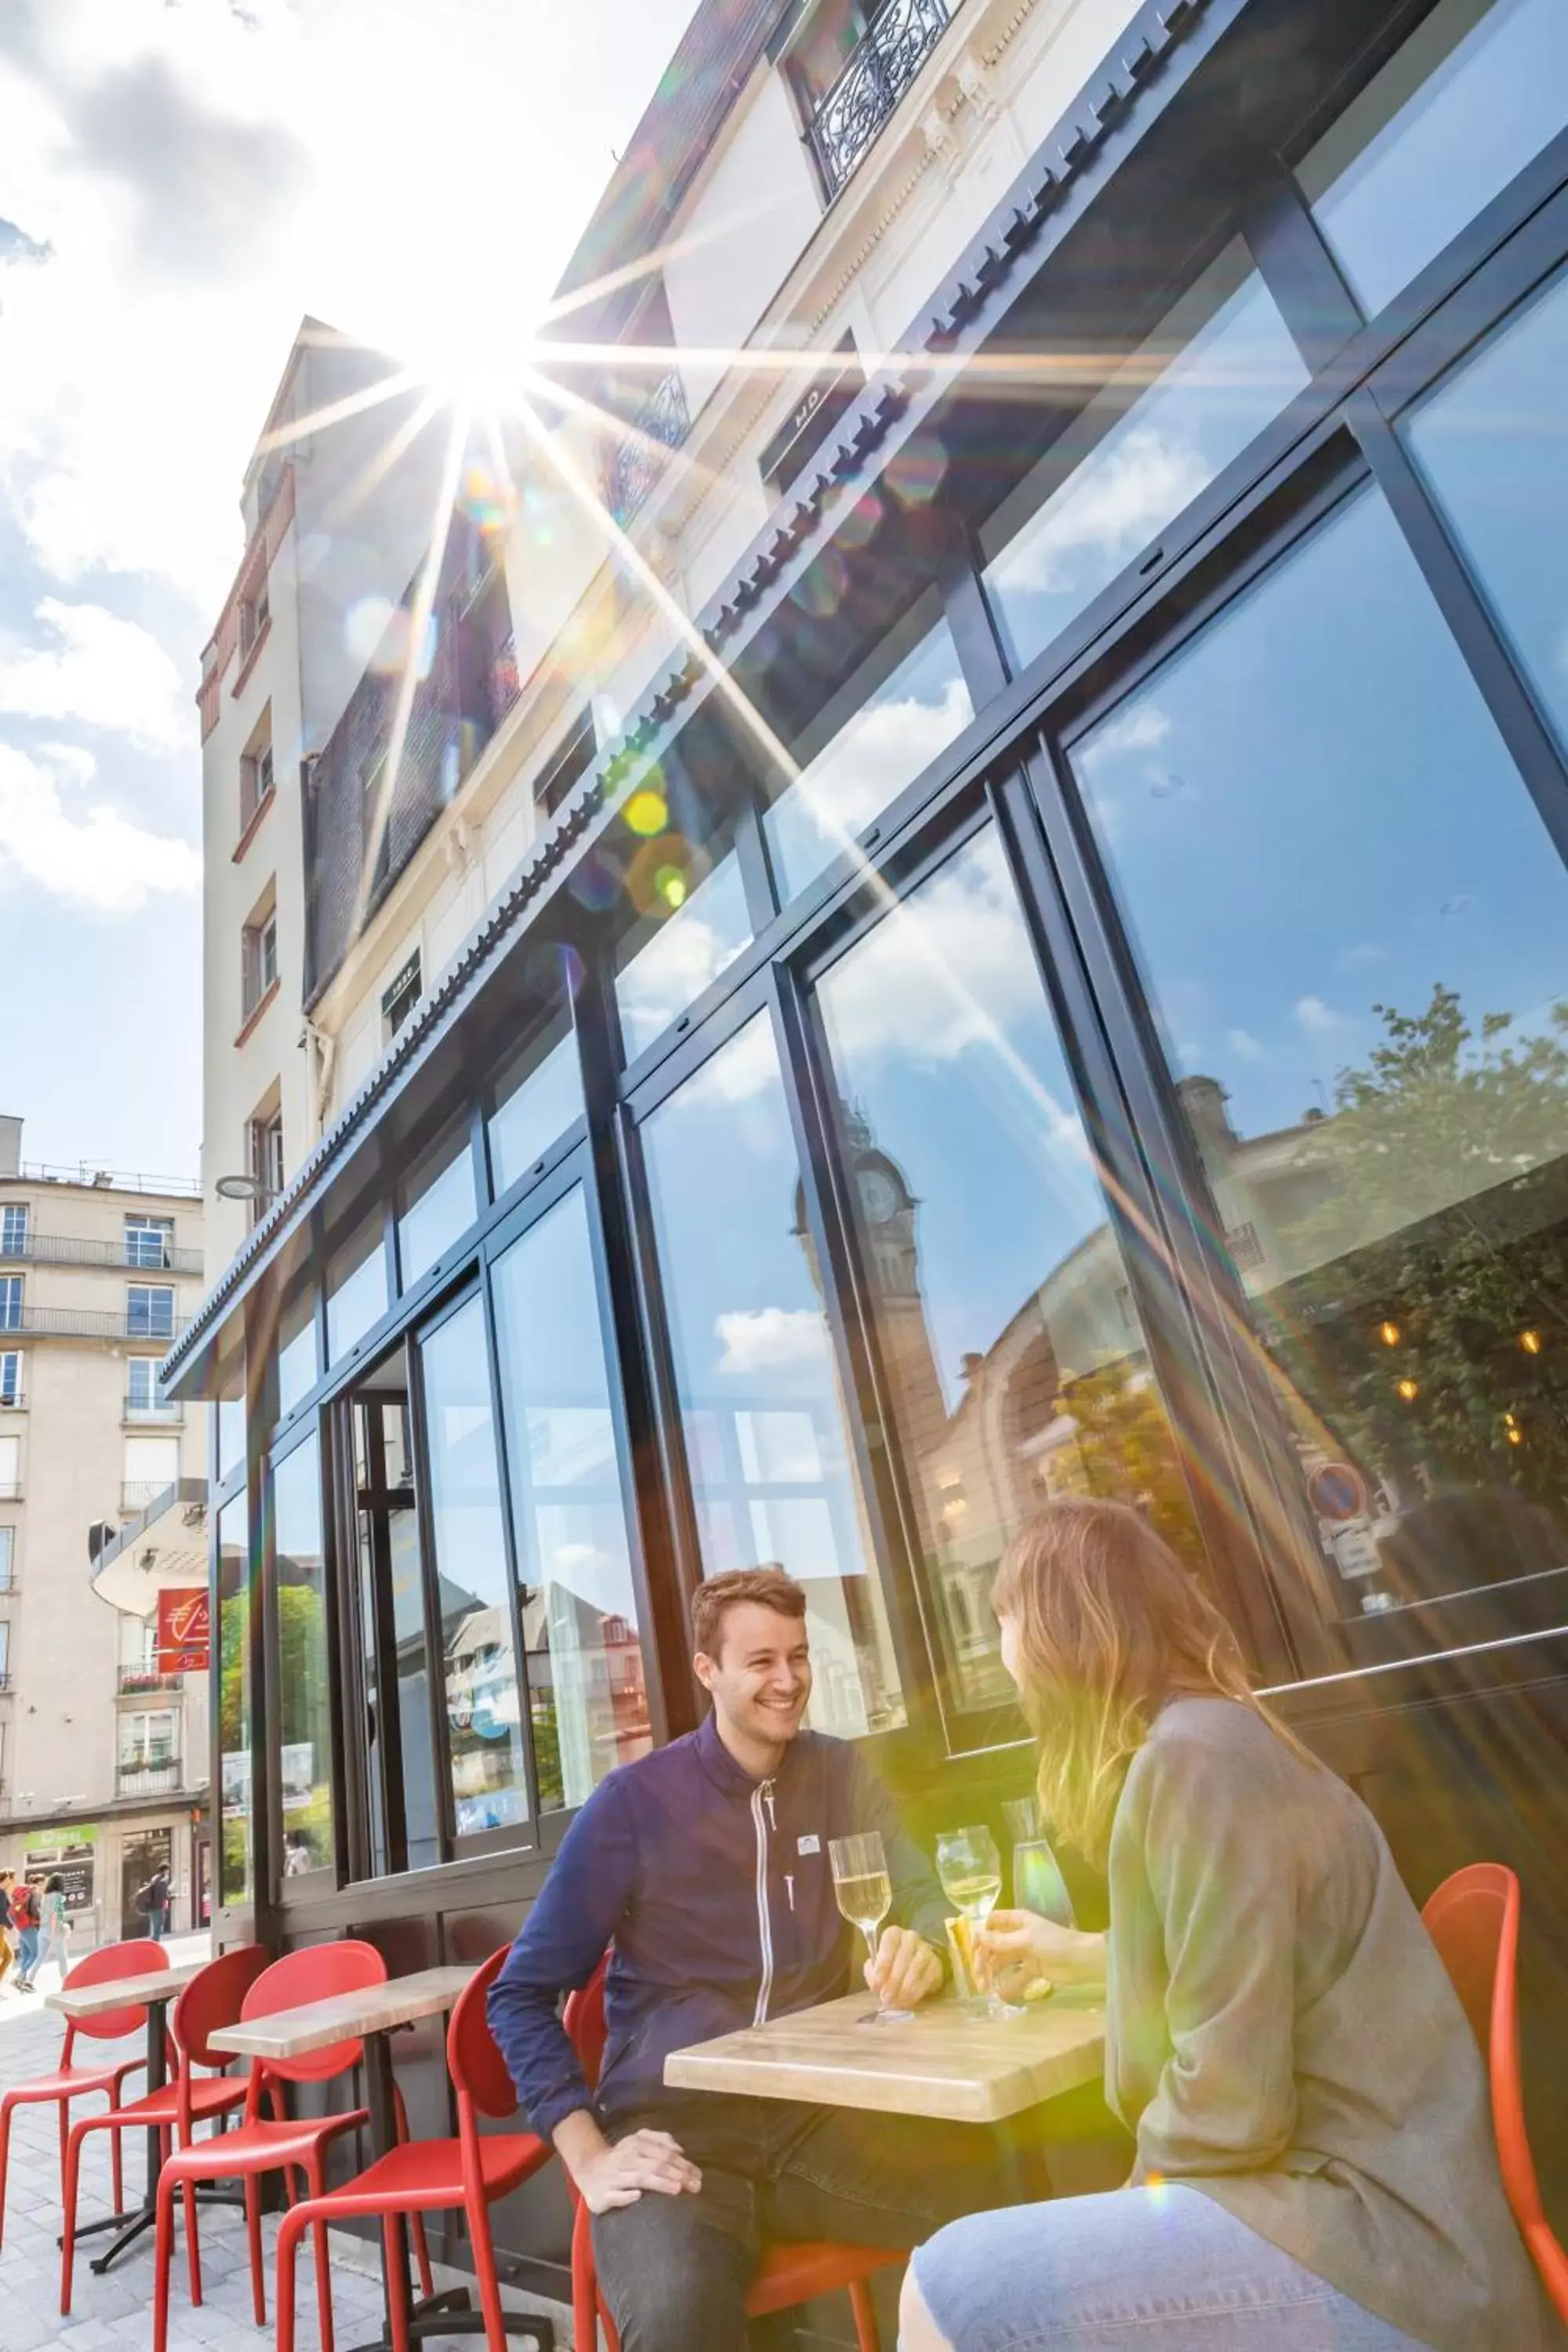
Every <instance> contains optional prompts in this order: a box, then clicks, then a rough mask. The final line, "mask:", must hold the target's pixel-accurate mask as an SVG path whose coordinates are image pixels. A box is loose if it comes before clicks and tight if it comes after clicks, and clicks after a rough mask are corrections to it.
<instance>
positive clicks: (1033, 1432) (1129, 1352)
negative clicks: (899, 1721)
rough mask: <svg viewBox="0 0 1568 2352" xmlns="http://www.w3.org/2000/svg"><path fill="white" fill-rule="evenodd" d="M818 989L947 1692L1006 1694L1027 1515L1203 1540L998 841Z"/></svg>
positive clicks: (880, 930)
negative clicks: (1138, 1515)
mask: <svg viewBox="0 0 1568 2352" xmlns="http://www.w3.org/2000/svg"><path fill="white" fill-rule="evenodd" d="M817 1002H818V1003H819V1005H820V1007H821V1012H822V1018H823V1024H824V1027H825V1029H826V1036H827V1044H828V1050H829V1055H830V1058H831V1062H832V1066H833V1070H834V1075H835V1078H836V1082H837V1092H838V1097H839V1107H840V1121H839V1123H840V1150H841V1154H842V1157H843V1160H844V1162H845V1165H846V1169H847V1174H848V1175H849V1176H850V1178H851V1179H852V1182H853V1193H852V1200H853V1204H854V1217H855V1224H856V1230H857V1234H858V1241H859V1246H860V1260H861V1267H862V1280H863V1286H864V1295H865V1297H866V1298H867V1299H868V1303H869V1307H870V1310H871V1313H872V1316H873V1318H874V1321H875V1327H876V1336H877V1343H878V1348H879V1354H880V1357H881V1361H882V1367H883V1373H884V1377H885V1379H886V1381H887V1383H888V1388H889V1392H890V1395H891V1398H892V1400H893V1418H894V1423H895V1426H896V1431H897V1440H898V1444H899V1448H900V1455H901V1458H902V1461H903V1465H904V1471H905V1477H906V1481H907V1484H908V1486H909V1488H910V1492H911V1496H912V1499H913V1503H914V1509H915V1515H916V1519H917V1522H918V1527H919V1533H920V1547H921V1567H922V1570H923V1573H924V1577H925V1581H926V1589H927V1593H928V1597H929V1601H930V1604H931V1605H930V1607H929V1610H928V1618H929V1619H931V1620H934V1622H935V1624H936V1627H937V1629H938V1633H939V1638H940V1642H941V1645H942V1664H943V1668H944V1681H945V1684H946V1687H947V1691H948V1695H949V1704H950V1705H951V1706H955V1707H958V1708H975V1707H984V1706H996V1705H1000V1704H1004V1703H1006V1702H1008V1701H1010V1699H1011V1696H1012V1685H1011V1683H1010V1682H1009V1680H1008V1678H1007V1675H1006V1674H1005V1670H1004V1668H1003V1666H1002V1663H1001V1659H1000V1656H999V1654H998V1652H997V1636H996V1622H995V1619H994V1617H993V1616H992V1613H991V1610H990V1606H989V1595H990V1590H991V1580H992V1578H993V1576H994V1571H995V1568H996V1563H997V1561H998V1559H999V1558H1000V1556H1001V1552H1002V1548H1003V1546H1004V1545H1005V1542H1006V1540H1007V1538H1008V1537H1009V1536H1010V1535H1011V1534H1012V1533H1013V1531H1014V1529H1015V1528H1017V1527H1018V1526H1019V1525H1020V1524H1021V1522H1022V1521H1023V1520H1024V1519H1026V1517H1027V1516H1028V1514H1029V1512H1030V1510H1031V1509H1032V1508H1033V1507H1036V1506H1037V1505H1038V1504H1039V1503H1041V1502H1043V1501H1045V1500H1046V1499H1047V1497H1048V1496H1052V1495H1056V1494H1063V1493H1067V1494H1094V1495H1108V1496H1118V1497H1120V1498H1121V1499H1122V1500H1125V1501H1129V1502H1136V1503H1138V1504H1140V1505H1141V1506H1142V1507H1143V1508H1145V1509H1147V1510H1148V1511H1149V1512H1150V1513H1151V1514H1152V1517H1154V1519H1155V1521H1156V1523H1157V1524H1158V1525H1159V1527H1160V1528H1161V1529H1162V1531H1163V1533H1164V1534H1165V1535H1166V1536H1167V1537H1168V1538H1170V1540H1171V1541H1172V1542H1173V1544H1174V1545H1175V1546H1176V1547H1177V1549H1179V1550H1180V1551H1181V1552H1183V1553H1184V1556H1186V1557H1187V1558H1188V1559H1194V1560H1195V1559H1197V1558H1198V1557H1199V1546H1198V1538H1197V1536H1196V1531H1195V1529H1194V1524H1193V1521H1192V1517H1191V1515H1190V1512H1189V1508H1188V1504H1187V1496H1186V1490H1185V1486H1184V1482H1183V1478H1182V1474H1181V1469H1180V1466H1179V1465H1178V1462H1177V1459H1176V1454H1175V1448H1174V1446H1173V1443H1172V1439H1171V1433H1170V1430H1169V1428H1168V1426H1167V1423H1166V1420H1165V1415H1164V1411H1163V1406H1162V1404H1161V1402H1160V1398H1159V1395H1158V1393H1157V1391H1155V1388H1154V1385H1153V1380H1152V1374H1151V1372H1150V1369H1149V1360H1148V1356H1147V1353H1146V1351H1145V1349H1144V1345H1143V1339H1142V1332H1141V1330H1140V1328H1139V1324H1138V1317H1137V1311H1136V1309H1135V1307H1134V1306H1133V1304H1132V1294H1131V1289H1130V1287H1129V1285H1128V1278H1127V1273H1126V1269H1125V1267H1124V1266H1123V1265H1122V1261H1121V1253H1120V1251H1119V1249H1118V1247H1117V1243H1116V1238H1115V1235H1114V1234H1113V1233H1112V1232H1111V1229H1110V1224H1109V1223H1107V1221H1106V1213H1105V1202H1104V1200H1103V1198H1102V1196H1101V1193H1100V1185H1099V1182H1098V1180H1097V1177H1096V1174H1095V1169H1094V1164H1093V1161H1092V1160H1091V1159H1090V1157H1089V1147H1088V1143H1087V1139H1086V1138H1085V1135H1084V1131H1083V1128H1082V1126H1081V1124H1080V1122H1079V1116H1078V1112H1077V1110H1076V1108H1075V1107H1074V1100H1073V1092H1072V1087H1071V1083H1070V1081H1069V1078H1068V1069H1067V1065H1066V1062H1065V1061H1064V1059H1063V1055H1062V1050H1061V1046H1060V1045H1059V1043H1058V1038H1057V1034H1056V1029H1055V1025H1054V1024H1053V1022H1052V1019H1051V1016H1050V1013H1049V1010H1048V1008H1047V1002H1046V997H1045V992H1044V991H1043V989H1042V987H1041V985H1040V981H1039V977H1038V973H1037V968H1036V964H1035V960H1034V956H1033V952H1032V950H1031V948H1030V945H1029V940H1028V937H1027V934H1026V931H1025V929H1024V921H1023V917H1022V914H1021V913H1020V910H1019V907H1018V901H1017V897H1016V892H1015V890H1014V888H1013V885H1012V882H1011V880H1010V879H1009V877H1008V875H1007V871H1006V867H1005V863H1004V860H1003V856H1002V845H1001V842H1000V840H999V839H998V837H997V835H996V834H995V833H994V830H992V829H990V828H988V829H987V830H986V831H985V832H984V833H983V834H982V835H979V837H978V838H977V839H976V840H974V841H973V842H972V843H971V844H970V845H968V846H966V847H965V848H963V849H961V850H959V851H958V852H957V853H956V854H955V855H954V856H952V857H950V858H949V859H948V860H947V861H946V863H945V864H944V865H943V866H941V867H939V869H938V870H937V872H936V873H935V874H934V875H933V876H932V877H931V879H930V880H929V881H927V882H925V883H923V884H922V885H921V887H920V888H919V889H917V890H915V891H914V892H912V893H911V894H910V897H909V898H907V899H905V900H904V901H903V902H902V903H901V904H900V906H899V907H897V908H894V909H893V910H892V911H891V912H890V913H889V914H888V915H886V916H884V917H883V919H882V920H881V921H880V922H879V924H878V925H877V927H876V929H874V930H872V931H871V932H870V933H869V934H868V936H867V937H866V938H865V939H864V940H861V941H860V942H859V944H858V945H857V946H856V947H854V948H852V949H851V950H849V952H848V953H847V955H846V956H844V957H843V958H842V959H841V960H840V961H839V962H837V964H835V965H834V966H833V968H832V969H831V971H829V972H828V973H827V974H826V977H825V978H824V979H823V980H822V982H820V983H819V985H818V989H817Z"/></svg>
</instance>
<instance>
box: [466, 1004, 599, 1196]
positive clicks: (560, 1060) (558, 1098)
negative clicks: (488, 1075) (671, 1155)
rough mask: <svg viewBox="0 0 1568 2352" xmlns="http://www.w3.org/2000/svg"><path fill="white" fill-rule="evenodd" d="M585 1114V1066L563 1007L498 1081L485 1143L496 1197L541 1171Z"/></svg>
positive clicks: (543, 1026) (486, 1129) (502, 1073)
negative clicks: (545, 1160) (534, 1171)
mask: <svg viewBox="0 0 1568 2352" xmlns="http://www.w3.org/2000/svg"><path fill="white" fill-rule="evenodd" d="M582 1116H583V1070H582V1065H581V1063H580V1061H579V1059H578V1055H577V1038H576V1033H575V1031H574V1028H573V1026H572V1013H571V1009H570V1007H569V1006H568V1005H566V1004H565V1003H563V1004H562V1005H560V1006H559V1007H558V1009H557V1010H556V1012H555V1013H552V1016H551V1017H550V1019H549V1020H548V1021H547V1022H545V1023H544V1024H542V1027H540V1028H539V1029H538V1030H536V1031H535V1033H534V1034H533V1035H532V1036H531V1038H530V1039H529V1041H528V1043H527V1045H524V1046H523V1047H522V1048H521V1051H520V1052H519V1053H517V1054H516V1055H514V1056H513V1057H512V1059H511V1060H510V1062H509V1064H508V1065H507V1066H506V1068H505V1069H504V1070H503V1071H502V1072H501V1075H500V1077H499V1078H498V1079H497V1081H496V1090H495V1108H494V1109H493V1110H492V1111H491V1113H490V1115H489V1118H488V1119H487V1121H486V1122H485V1139H486V1141H487V1143H488V1145H489V1156H490V1183H491V1187H492V1189H493V1190H494V1192H495V1194H496V1197H497V1199H498V1200H499V1199H500V1195H501V1194H502V1193H503V1192H510V1189H511V1187H512V1185H514V1184H515V1183H516V1182H517V1181H518V1180H519V1178H520V1177H522V1176H526V1175H527V1174H528V1172H529V1171H530V1170H531V1168H534V1167H536V1166H537V1164H538V1163H539V1161H540V1160H542V1158H543V1157H544V1155H545V1153H546V1152H547V1151H548V1150H549V1149H550V1147H551V1145H552V1144H553V1143H556V1142H558V1141H559V1140H560V1139H561V1137H562V1136H563V1135H564V1134H565V1132H566V1129H568V1128H569V1127H571V1126H572V1125H573V1124H574V1121H575V1120H577V1119H580V1118H582Z"/></svg>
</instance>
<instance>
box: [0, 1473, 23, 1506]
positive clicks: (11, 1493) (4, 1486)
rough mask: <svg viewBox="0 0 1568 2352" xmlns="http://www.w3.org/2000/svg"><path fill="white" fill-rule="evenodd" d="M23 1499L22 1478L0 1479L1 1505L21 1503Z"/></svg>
mask: <svg viewBox="0 0 1568 2352" xmlns="http://www.w3.org/2000/svg"><path fill="white" fill-rule="evenodd" d="M21 1499H22V1481H21V1480H20V1478H0V1503H19V1502H20V1501H21Z"/></svg>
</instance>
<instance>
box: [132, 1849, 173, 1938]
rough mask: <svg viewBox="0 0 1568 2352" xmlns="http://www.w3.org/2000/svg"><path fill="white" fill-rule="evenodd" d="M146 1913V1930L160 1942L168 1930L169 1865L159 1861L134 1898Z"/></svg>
mask: <svg viewBox="0 0 1568 2352" xmlns="http://www.w3.org/2000/svg"><path fill="white" fill-rule="evenodd" d="M136 1900H137V1903H138V1905H139V1906H140V1907H141V1908H142V1910H144V1911H145V1912H146V1914H147V1932H148V1934H149V1935H150V1936H151V1937H152V1938H153V1942H154V1943H155V1944H161V1943H162V1942H163V1938H164V1937H165V1936H166V1935H167V1934H168V1932H169V1865H168V1864H167V1863H166V1862H161V1863H160V1864H158V1867H157V1869H156V1870H155V1871H154V1872H153V1875H152V1877H151V1878H150V1879H149V1880H148V1881H147V1884H146V1885H145V1886H144V1887H143V1888H142V1892H141V1894H140V1895H138V1896H137V1898H136Z"/></svg>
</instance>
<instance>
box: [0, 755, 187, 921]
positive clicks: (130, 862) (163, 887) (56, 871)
mask: <svg viewBox="0 0 1568 2352" xmlns="http://www.w3.org/2000/svg"><path fill="white" fill-rule="evenodd" d="M82 763H83V755H82V754H81V753H80V752H79V751H72V752H69V753H68V758H67V759H66V760H65V761H57V762H56V763H55V765H54V767H53V769H52V770H51V767H50V766H48V765H46V764H45V763H44V761H41V760H35V759H29V757H28V756H27V754H26V752H24V751H17V750H16V749H15V748H14V746H12V745H10V744H6V743H0V887H5V885H7V884H11V885H15V884H17V883H31V884H33V885H34V886H35V887H37V888H39V889H41V890H45V891H47V892H48V893H49V894H50V895H51V896H52V897H55V898H62V899H64V900H66V901H67V902H68V904H70V905H72V906H74V907H79V908H87V909H89V910H90V911H91V912H93V913H95V914H100V915H132V914H135V913H137V912H138V911H139V910H140V908H142V907H144V906H145V905H146V903H147V901H148V900H149V898H154V897H157V896H159V895H163V896H174V897H186V896H190V895H193V894H194V893H195V891H197V890H198V889H199V888H200V887H201V875H202V861H201V856H200V854H199V852H198V851H196V850H195V848H193V847H192V845H191V844H190V843H189V842H186V841H179V840H175V839H172V838H169V837H167V836H164V835H159V834H155V833H149V832H148V831H146V830H145V829H144V828H143V827H142V826H141V825H138V824H132V823H131V821H130V819H129V818H127V817H124V816H122V815H121V814H120V812H119V811H118V810H117V809H113V808H110V807H109V806H108V805H107V803H104V802H102V801H99V802H96V803H89V804H87V805H85V806H81V807H76V806H73V805H72V802H73V801H74V800H75V798H76V796H77V795H78V794H79V793H80V792H81V791H82V790H83V789H84V788H85V787H86V785H87V784H88V783H89V782H90V777H91V770H90V764H89V766H88V768H87V769H86V770H84V767H83V764H82ZM62 769H63V770H64V773H63V774H62V772H61V771H62ZM62 787H63V788H62Z"/></svg>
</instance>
